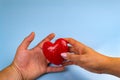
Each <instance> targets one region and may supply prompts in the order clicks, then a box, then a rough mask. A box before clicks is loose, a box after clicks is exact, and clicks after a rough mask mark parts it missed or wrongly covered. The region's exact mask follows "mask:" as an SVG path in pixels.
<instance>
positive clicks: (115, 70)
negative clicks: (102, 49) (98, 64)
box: [104, 57, 120, 77]
mask: <svg viewBox="0 0 120 80" xmlns="http://www.w3.org/2000/svg"><path fill="white" fill-rule="evenodd" d="M104 73H107V74H112V75H115V76H117V77H120V58H115V57H109V61H108V62H107V63H106V66H105V70H104Z"/></svg>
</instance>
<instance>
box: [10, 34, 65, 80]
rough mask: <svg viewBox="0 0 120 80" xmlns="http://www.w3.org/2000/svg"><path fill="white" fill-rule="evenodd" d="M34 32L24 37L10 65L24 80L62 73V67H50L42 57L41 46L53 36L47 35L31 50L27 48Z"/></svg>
mask: <svg viewBox="0 0 120 80" xmlns="http://www.w3.org/2000/svg"><path fill="white" fill-rule="evenodd" d="M34 36H35V34H34V32H32V33H31V34H30V35H29V36H28V37H26V38H25V39H24V40H23V42H22V43H21V45H20V46H19V47H18V49H17V52H16V56H15V59H14V61H13V63H12V65H13V66H14V67H15V68H17V70H18V71H19V73H20V74H21V76H22V78H23V79H25V80H33V79H35V78H37V77H39V76H41V75H42V74H44V73H48V72H58V71H63V70H64V67H50V66H48V61H47V60H46V58H45V57H44V55H43V52H42V45H43V43H44V42H46V41H50V40H52V39H53V38H54V36H55V35H54V34H50V35H48V36H47V37H46V38H45V39H43V40H42V41H41V42H40V43H38V44H37V46H35V47H34V48H32V49H28V46H29V45H30V43H31V42H32V41H33V39H34Z"/></svg>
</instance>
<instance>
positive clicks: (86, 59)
mask: <svg viewBox="0 0 120 80" xmlns="http://www.w3.org/2000/svg"><path fill="white" fill-rule="evenodd" d="M65 40H66V41H67V42H68V43H69V44H70V45H71V46H70V47H69V49H70V52H68V53H62V54H61V56H62V57H63V58H65V59H67V60H68V61H69V62H65V63H64V64H63V65H71V64H75V65H78V66H80V67H82V68H84V69H86V70H88V71H91V72H95V73H104V70H105V69H106V67H108V65H107V64H109V63H110V57H107V56H104V55H102V54H100V53H98V52H96V51H95V50H93V49H91V48H90V47H87V46H86V45H84V44H82V43H80V42H78V41H76V40H74V39H72V38H65ZM71 53H74V54H71Z"/></svg>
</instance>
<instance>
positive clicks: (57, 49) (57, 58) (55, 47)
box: [43, 38, 68, 65]
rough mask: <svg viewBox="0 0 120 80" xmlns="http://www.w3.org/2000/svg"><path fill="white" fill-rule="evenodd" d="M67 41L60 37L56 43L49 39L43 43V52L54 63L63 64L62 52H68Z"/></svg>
mask: <svg viewBox="0 0 120 80" xmlns="http://www.w3.org/2000/svg"><path fill="white" fill-rule="evenodd" d="M67 43H68V42H67V41H66V40H64V39H63V38H59V39H57V40H56V42H55V43H51V42H50V41H47V42H45V43H44V44H43V53H44V55H45V57H46V58H47V59H48V60H49V61H50V62H51V63H53V64H56V65H59V64H62V62H63V61H64V59H63V58H62V57H61V53H64V52H68V45H67Z"/></svg>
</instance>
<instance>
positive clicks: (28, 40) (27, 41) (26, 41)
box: [19, 32, 35, 49]
mask: <svg viewBox="0 0 120 80" xmlns="http://www.w3.org/2000/svg"><path fill="white" fill-rule="evenodd" d="M34 36H35V33H34V32H32V33H31V34H30V35H29V36H27V37H26V38H25V39H24V40H23V42H22V43H21V45H20V46H19V48H20V49H27V48H28V46H29V45H30V43H31V42H32V41H33V39H34Z"/></svg>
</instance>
